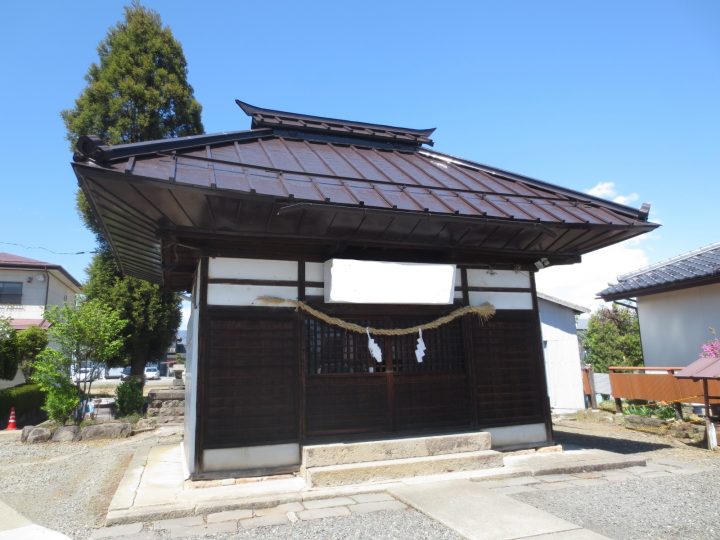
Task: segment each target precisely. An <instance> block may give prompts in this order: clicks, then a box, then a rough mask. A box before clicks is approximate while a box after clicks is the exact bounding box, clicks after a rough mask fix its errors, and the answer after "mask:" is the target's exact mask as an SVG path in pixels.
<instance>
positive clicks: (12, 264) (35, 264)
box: [0, 252, 82, 289]
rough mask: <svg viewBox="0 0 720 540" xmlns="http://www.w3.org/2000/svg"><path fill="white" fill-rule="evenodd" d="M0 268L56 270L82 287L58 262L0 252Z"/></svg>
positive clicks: (76, 285) (75, 284) (78, 286)
mask: <svg viewBox="0 0 720 540" xmlns="http://www.w3.org/2000/svg"><path fill="white" fill-rule="evenodd" d="M0 268H33V269H37V270H56V271H58V272H60V273H61V274H62V275H64V276H65V277H66V278H67V279H68V280H69V281H70V282H71V283H72V284H73V285H74V286H75V287H77V288H78V289H80V287H82V285H80V282H79V281H78V280H77V279H75V278H74V277H73V276H72V275H71V274H70V272H68V271H67V270H65V269H64V268H63V267H62V266H60V265H59V264H54V263H49V262H45V261H38V260H37V259H30V258H29V257H21V256H20V255H13V254H12V253H4V252H0Z"/></svg>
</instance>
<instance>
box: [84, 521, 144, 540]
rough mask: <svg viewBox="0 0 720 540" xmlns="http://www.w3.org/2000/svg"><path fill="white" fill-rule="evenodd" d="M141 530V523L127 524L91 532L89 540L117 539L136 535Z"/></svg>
mask: <svg viewBox="0 0 720 540" xmlns="http://www.w3.org/2000/svg"><path fill="white" fill-rule="evenodd" d="M142 529H143V524H142V523H128V524H127V525H115V526H113V527H103V528H102V529H97V530H95V531H93V533H92V535H91V536H90V538H91V540H101V539H103V538H119V537H122V536H130V535H137V534H138V533H139V532H140V531H142Z"/></svg>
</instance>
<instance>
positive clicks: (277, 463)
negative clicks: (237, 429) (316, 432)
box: [203, 443, 300, 472]
mask: <svg viewBox="0 0 720 540" xmlns="http://www.w3.org/2000/svg"><path fill="white" fill-rule="evenodd" d="M299 464H300V445H299V444H297V443H288V444H271V445H264V446H244V447H238V448H218V449H212V450H205V451H204V452H203V469H204V471H203V472H214V471H232V470H242V469H266V468H270V467H284V466H292V465H299Z"/></svg>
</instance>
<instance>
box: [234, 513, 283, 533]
mask: <svg viewBox="0 0 720 540" xmlns="http://www.w3.org/2000/svg"><path fill="white" fill-rule="evenodd" d="M288 523H290V520H289V519H288V517H287V515H285V514H283V513H281V512H276V513H274V514H268V515H267V516H261V517H254V518H250V519H241V520H240V527H242V528H243V529H255V528H256V527H270V526H272V525H287V524H288Z"/></svg>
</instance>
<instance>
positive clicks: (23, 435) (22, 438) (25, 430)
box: [20, 426, 35, 442]
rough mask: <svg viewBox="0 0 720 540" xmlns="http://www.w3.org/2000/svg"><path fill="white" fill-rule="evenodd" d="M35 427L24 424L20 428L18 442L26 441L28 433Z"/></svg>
mask: <svg viewBox="0 0 720 540" xmlns="http://www.w3.org/2000/svg"><path fill="white" fill-rule="evenodd" d="M33 429H35V426H25V427H24V428H22V433H21V434H20V442H25V441H27V438H28V435H30V432H31V431H32V430H33Z"/></svg>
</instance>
